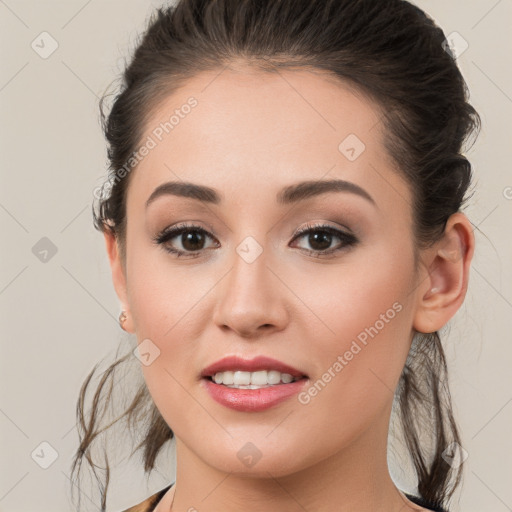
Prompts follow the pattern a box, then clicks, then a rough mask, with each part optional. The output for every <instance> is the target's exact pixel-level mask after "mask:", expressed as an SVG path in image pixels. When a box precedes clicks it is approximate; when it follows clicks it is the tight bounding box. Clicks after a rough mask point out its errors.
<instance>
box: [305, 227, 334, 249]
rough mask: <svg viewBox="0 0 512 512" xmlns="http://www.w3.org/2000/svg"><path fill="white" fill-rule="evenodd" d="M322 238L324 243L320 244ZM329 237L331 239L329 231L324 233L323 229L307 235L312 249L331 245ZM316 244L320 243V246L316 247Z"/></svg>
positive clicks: (325, 247)
mask: <svg viewBox="0 0 512 512" xmlns="http://www.w3.org/2000/svg"><path fill="white" fill-rule="evenodd" d="M322 238H323V241H324V242H326V243H323V244H322V240H321V239H322ZM331 239H332V235H331V234H330V233H326V232H325V231H320V232H317V233H311V234H310V235H309V243H310V245H311V247H313V248H314V249H318V250H320V251H322V250H324V249H327V248H329V246H330V245H331ZM315 245H316V247H315ZM318 245H320V247H318Z"/></svg>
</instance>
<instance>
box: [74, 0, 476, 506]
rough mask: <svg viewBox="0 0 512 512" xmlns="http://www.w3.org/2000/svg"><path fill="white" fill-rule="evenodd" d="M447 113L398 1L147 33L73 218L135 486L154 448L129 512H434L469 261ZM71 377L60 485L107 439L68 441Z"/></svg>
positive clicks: (287, 1)
mask: <svg viewBox="0 0 512 512" xmlns="http://www.w3.org/2000/svg"><path fill="white" fill-rule="evenodd" d="M467 96H468V95H467V89H466V85H465V82H464V80H463V77H462V76H461V74H460V72H459V69H458V67H457V65H456V63H455V61H454V56H453V54H452V52H451V50H450V47H449V46H448V45H447V44H446V40H445V36H444V34H443V32H442V30H441V29H440V28H439V27H437V26H436V25H435V23H434V22H433V21H432V20H431V19H430V18H429V17H428V16H426V15H425V13H423V12H422V11H421V10H420V9H419V8H417V7H415V6H413V5H411V4H410V3H408V2H405V1H402V0H389V1H387V2H385V3H383V2H382V1H380V0H360V1H353V0H343V1H341V0H336V1H334V0H333V1H329V0H258V1H256V0H182V1H180V2H179V3H178V4H177V6H176V7H169V8H162V9H159V10H158V12H157V15H156V16H155V17H154V18H153V19H152V20H151V23H150V25H149V27H148V29H147V31H146V33H145V34H144V37H143V39H142V40H141V41H140V44H139V45H138V47H137V49H136V51H135V53H134V57H133V59H132V61H131V62H130V64H129V65H128V67H127V69H126V70H125V73H124V84H123V87H122V91H121V92H120V93H119V95H118V96H117V97H116V98H115V101H114V103H113V106H112V108H111V110H110V112H109V115H108V117H107V118H105V123H104V128H105V134H106V138H107V140H108V143H109V158H110V170H111V173H110V179H109V183H108V186H106V187H105V188H104V190H103V191H102V194H101V197H100V198H99V206H98V208H97V210H95V211H94V218H95V225H96V227H97V228H98V229H99V230H101V231H102V232H103V234H104V237H105V243H106V249H107V253H108V257H109V261H110V265H111V269H112V277H113V283H114V286H115V290H116V293H117V295H118V297H119V300H120V302H121V304H122V313H121V316H120V323H121V326H122V328H123V329H124V330H125V331H127V332H128V333H131V334H133V335H135V337H136V339H137V342H138V346H137V350H135V352H134V353H135V355H136V356H137V358H138V359H139V360H140V362H141V363H142V364H141V365H140V366H141V368H142V373H143V376H144V383H143V385H142V386H141V388H140V390H139V391H138V393H137V394H136V396H135V398H134V399H133V402H132V404H131V405H130V407H129V408H128V409H127V410H126V411H123V414H121V415H120V417H119V418H118V420H119V421H120V420H123V419H126V420H128V421H129V424H131V423H132V424H137V422H141V423H140V424H141V425H147V430H146V431H144V435H143V437H142V442H141V443H140V444H139V446H138V447H137V449H138V448H143V449H144V468H145V471H146V472H150V471H151V470H152V469H153V468H154V465H155V459H156V456H157V455H158V454H159V453H160V451H161V449H162V448H163V447H164V445H165V444H166V443H167V442H168V441H169V440H170V439H172V438H174V440H175V442H176V460H177V462H176V482H173V484H174V485H169V486H167V487H166V488H164V489H162V491H161V492H159V493H157V494H155V495H153V496H151V497H150V498H148V499H147V500H146V501H144V502H143V503H141V504H139V505H137V506H134V507H132V508H131V509H129V510H130V511H149V510H155V511H156V512H164V511H165V512H167V511H171V510H172V511H173V512H183V511H192V510H207V511H212V512H216V511H220V510H222V511H224V512H228V511H240V510H243V511H259V510H284V511H287V512H288V511H290V512H291V511H299V510H301V511H302V510H309V511H331V510H336V511H343V512H346V511H356V510H357V511H358V512H366V511H377V510H378V511H397V512H398V511H405V510H437V511H443V510H448V508H447V507H448V504H449V503H448V502H449V499H450V497H451V496H452V494H453V492H454V490H455V489H456V487H457V485H458V484H459V482H460V479H461V471H462V464H461V463H462V462H463V459H464V449H463V448H462V447H461V446H460V438H459V433H458V429H457V426H456V422H455V420H454V418H453V414H452V410H451V401H450V394H449V390H448V387H447V375H446V364H445V359H444V354H443V349H442V346H441V342H440V337H439V334H438V331H439V330H440V329H441V328H442V327H443V326H445V325H446V324H447V322H448V321H449V320H450V319H451V318H452V317H453V315H454V314H455V313H456V312H457V310H458V309H459V307H460V306H461V304H462V303H463V301H464V297H465V294H466V290H467V286H468V279H469V267H470V263H471V258H472V256H473V252H474V237H473V233H472V227H471V223H470V222H469V220H468V219H467V217H466V216H465V215H464V213H462V212H461V207H462V206H463V204H464V202H465V200H466V199H467V198H466V193H467V190H468V187H469V185H470V181H471V165H470V163H469V162H468V160H467V159H466V158H465V157H464V156H463V154H462V151H463V146H464V143H465V142H466V141H467V139H468V137H469V136H470V134H472V133H473V132H476V131H477V129H478V128H479V116H478V114H477V113H476V111H475V110H474V109H473V107H472V106H471V105H470V104H469V103H468V102H467ZM132 358H133V354H132V351H131V350H130V351H129V352H128V353H127V354H126V355H125V356H124V357H123V358H120V359H119V360H118V361H116V363H114V364H113V365H112V366H111V367H110V368H109V370H108V371H107V372H106V373H105V375H104V376H103V379H102V382H101V383H100V385H99V387H98V389H97V391H96V396H95V402H94V404H93V412H97V409H98V401H99V399H100V398H101V397H102V396H103V387H104V386H105V384H106V383H107V381H108V380H109V379H113V376H114V373H115V369H116V367H118V366H120V365H122V364H123V363H126V364H127V363H128V359H132ZM93 373H94V370H93V372H91V374H90V375H89V377H88V379H87V380H86V382H85V383H84V386H83V387H82V390H81V396H80V403H79V420H80V423H81V426H82V431H83V433H82V442H81V445H80V447H79V450H78V453H77V456H76V458H75V461H74V465H73V470H74V469H75V468H76V467H77V466H78V464H79V463H81V459H82V458H83V456H84V455H86V456H87V454H88V453H89V450H90V448H91V445H92V444H93V443H92V442H93V440H94V438H95V437H96V435H98V434H99V433H101V432H102V431H103V430H105V428H107V427H105V428H103V429H102V428H100V419H101V418H100V416H99V415H96V416H92V420H91V421H89V422H88V423H87V424H86V422H85V419H84V411H83V403H84V397H85V392H86V389H87V386H88V385H89V382H90V379H91V377H92V374H93ZM148 411H149V412H148ZM130 422H131V423H130ZM139 431H141V427H139ZM389 434H391V435H392V436H393V438H394V439H396V440H397V441H398V442H401V443H402V445H404V446H405V447H406V448H407V449H408V451H409V456H410V459H409V462H410V467H411V472H414V477H415V478H416V483H417V485H416V487H415V488H416V491H415V492H414V493H412V492H404V491H402V490H400V489H399V488H398V487H397V486H396V485H395V483H394V481H393V479H392V478H391V475H390V472H389V469H388V463H387V460H388V455H389V454H388V450H387V446H388V435H389ZM88 460H89V462H92V459H88ZM405 467H407V466H405ZM108 477H109V472H108V464H107V475H106V484H107V485H108ZM106 493H107V491H106V486H105V487H104V488H102V504H101V506H102V510H105V507H106Z"/></svg>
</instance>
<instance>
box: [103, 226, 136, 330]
mask: <svg viewBox="0 0 512 512" xmlns="http://www.w3.org/2000/svg"><path fill="white" fill-rule="evenodd" d="M103 235H104V237H105V246H106V249H107V254H108V259H109V261H110V268H111V270H112V282H113V283H114V288H115V290H116V294H117V296H118V298H119V300H120V301H121V307H122V309H123V311H126V315H127V319H126V320H125V322H124V326H123V327H124V329H125V330H126V331H127V332H130V333H134V332H135V330H134V328H133V317H132V315H131V313H130V307H129V304H128V294H127V291H126V290H127V288H126V274H125V268H124V265H123V262H122V261H121V255H120V252H119V246H118V241H117V237H116V236H115V235H114V234H113V233H111V232H110V231H108V230H107V231H105V232H104V233H103Z"/></svg>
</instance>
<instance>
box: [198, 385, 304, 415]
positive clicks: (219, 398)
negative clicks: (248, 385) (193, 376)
mask: <svg viewBox="0 0 512 512" xmlns="http://www.w3.org/2000/svg"><path fill="white" fill-rule="evenodd" d="M308 381H309V380H308V379H307V378H306V377H304V378H303V379H300V380H296V381H293V382H290V383H289V384H277V385H275V386H268V387H266V388H260V389H236V388H228V387H227V386H224V385H222V384H216V383H215V382H213V381H212V380H210V379H209V378H208V377H206V378H204V379H202V380H201V385H203V386H205V387H206V390H207V391H208V393H209V394H210V396H211V397H212V398H213V399H214V400H215V401H216V402H218V403H219V404H221V405H224V406H225V407H229V408H230V409H234V410H236V411H240V412H259V411H264V410H265V409H269V408H270V407H274V406H275V405H277V404H279V403H281V402H283V401H284V400H286V399H287V398H290V397H291V396H293V395H295V394H297V393H298V392H299V391H300V390H301V389H302V388H303V387H304V386H305V385H306V383H307V382H308Z"/></svg>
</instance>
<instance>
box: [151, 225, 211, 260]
mask: <svg viewBox="0 0 512 512" xmlns="http://www.w3.org/2000/svg"><path fill="white" fill-rule="evenodd" d="M175 238H176V239H177V241H178V243H179V245H181V248H180V247H178V248H175V247H172V246H171V245H170V243H169V242H171V241H172V240H174V239H175ZM206 238H212V239H215V238H214V237H213V235H211V234H210V233H209V232H208V231H206V230H205V229H203V228H202V227H200V226H197V225H195V224H181V225H179V226H173V227H172V228H168V229H164V230H163V231H162V232H161V233H159V234H158V235H157V236H156V237H155V238H154V239H153V242H154V243H156V244H158V245H162V246H163V248H164V250H166V251H167V252H169V253H171V254H174V255H175V256H176V257H177V258H180V257H182V256H186V257H188V258H195V257H197V256H199V255H200V254H198V253H199V252H200V251H202V250H203V249H205V246H204V245H205V240H206ZM206 248H208V247H206Z"/></svg>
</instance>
